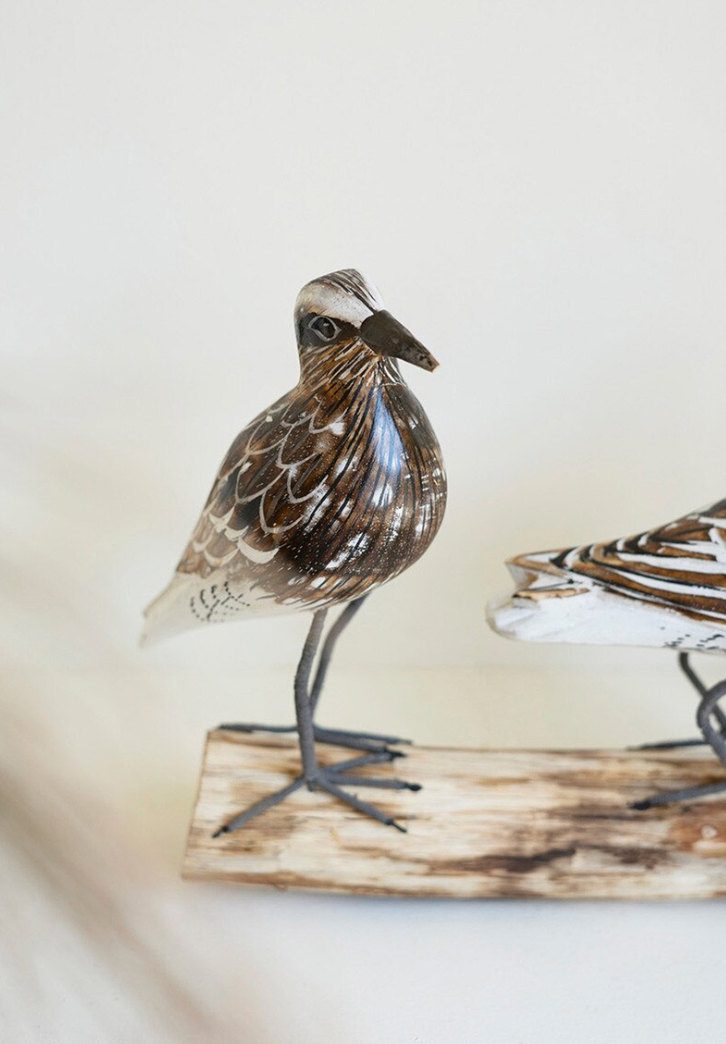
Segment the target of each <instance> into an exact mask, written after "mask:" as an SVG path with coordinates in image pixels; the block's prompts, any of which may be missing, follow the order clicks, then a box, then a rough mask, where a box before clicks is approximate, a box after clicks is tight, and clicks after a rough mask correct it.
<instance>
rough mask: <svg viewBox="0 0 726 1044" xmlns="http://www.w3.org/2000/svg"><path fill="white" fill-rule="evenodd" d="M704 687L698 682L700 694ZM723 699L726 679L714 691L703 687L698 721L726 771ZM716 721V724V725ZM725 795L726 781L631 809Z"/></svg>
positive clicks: (655, 797)
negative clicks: (701, 689)
mask: <svg viewBox="0 0 726 1044" xmlns="http://www.w3.org/2000/svg"><path fill="white" fill-rule="evenodd" d="M681 666H683V664H681ZM684 669H685V668H684ZM694 684H696V682H694ZM701 684H702V683H701V682H700V679H699V680H698V684H696V687H697V688H699V691H700V685H701ZM724 696H726V680H725V681H721V682H718V683H717V684H716V685H714V686H713V688H711V689H706V688H705V686H704V687H703V694H702V697H701V701H700V703H699V705H698V711H697V713H696V721H697V723H698V727H699V728H700V730H701V732H702V733H703V737H704V742H705V743H707V744H708V745H709V746H710V747H711V749H712V750H713V752H714V754H715V755H716V757H717V758H718V759H719V761H720V762H721V764H722V765H723V766H724V768H726V737H725V736H724V732H723V728H722V726H721V719H722V717H723V712H722V711H721V710H720V708H719V706H718V703H719V700H721V699H722V698H723V697H724ZM714 721H715V722H716V723H717V724H714ZM725 792H726V779H725V780H723V781H720V782H718V783H707V784H705V785H703V786H699V787H686V788H684V789H682V790H672V791H668V792H667V793H665V794H654V795H653V796H652V797H649V798H645V799H644V800H643V801H636V802H634V803H633V804H632V805H631V806H630V807H631V808H633V809H636V810H638V811H640V812H642V811H645V810H646V809H649V808H652V807H654V806H656V805H669V804H672V803H674V802H676V801H692V800H698V799H700V798H704V797H710V796H711V795H713V794H722V793H725Z"/></svg>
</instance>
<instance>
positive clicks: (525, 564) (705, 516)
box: [507, 500, 726, 620]
mask: <svg viewBox="0 0 726 1044" xmlns="http://www.w3.org/2000/svg"><path fill="white" fill-rule="evenodd" d="M507 564H508V566H509V568H510V570H511V572H512V574H513V575H514V576H515V578H516V579H517V580H518V581H519V582H520V583H521V584H522V586H521V587H520V589H519V590H518V591H517V594H516V597H517V598H525V599H526V598H529V599H531V600H532V601H537V600H541V599H545V598H548V597H566V596H568V595H576V594H579V593H581V592H582V591H583V589H586V588H589V587H592V586H599V587H603V588H607V589H608V590H610V591H612V592H614V593H617V594H621V595H624V596H626V597H628V598H633V599H636V600H641V601H648V602H653V603H656V604H658V605H662V606H666V607H669V608H671V609H675V610H678V611H679V612H681V613H684V614H686V615H688V616H692V617H695V618H698V619H711V620H713V619H719V620H726V500H720V501H717V503H715V504H711V505H710V506H708V507H706V508H703V509H701V510H699V511H694V512H691V513H690V514H688V515H684V516H683V518H679V519H677V520H676V521H674V522H668V523H667V524H666V525H664V526H659V527H657V528H656V529H650V530H647V531H646V532H644V533H638V534H636V535H635V536H632V537H624V538H621V539H619V540H613V541H610V542H609V543H602V544H587V545H583V546H580V547H571V548H566V549H564V550H560V551H543V552H539V553H535V554H526V555H518V556H516V557H515V558H512V559H510V561H509V562H508V563H507Z"/></svg>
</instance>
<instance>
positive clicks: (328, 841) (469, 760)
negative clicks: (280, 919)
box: [183, 731, 726, 899]
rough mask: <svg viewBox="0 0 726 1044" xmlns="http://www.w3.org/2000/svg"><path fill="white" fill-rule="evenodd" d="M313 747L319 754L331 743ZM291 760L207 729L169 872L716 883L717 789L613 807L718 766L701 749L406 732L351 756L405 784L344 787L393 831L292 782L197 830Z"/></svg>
mask: <svg viewBox="0 0 726 1044" xmlns="http://www.w3.org/2000/svg"><path fill="white" fill-rule="evenodd" d="M319 752H320V758H321V761H323V762H324V763H327V762H332V761H340V760H342V758H344V757H345V756H346V753H345V752H342V751H340V750H338V749H337V748H327V747H320V748H319ZM298 771H299V755H298V751H297V747H296V744H295V743H294V742H293V741H292V740H288V739H280V738H275V737H272V736H268V735H257V736H247V735H242V734H240V733H233V732H223V731H215V732H210V733H209V735H208V737H207V746H206V751H205V756H204V766H203V771H202V778H201V783H200V788H199V795H198V799H197V804H196V808H195V811H194V819H193V822H192V826H191V830H190V834H189V841H188V846H187V852H186V858H185V862H184V870H183V874H184V876H185V877H187V878H197V879H199V878H202V879H207V880H217V881H219V880H223V881H236V882H240V883H243V884H264V885H272V886H274V887H276V888H304V889H315V890H320V891H327V892H350V893H358V894H367V895H398V896H404V895H409V896H431V897H434V896H441V897H444V896H445V897H451V898H495V897H496V898H520V897H522V898H523V897H540V898H562V899H594V898H602V899H707V898H713V897H716V896H726V797H724V798H710V799H705V800H702V801H699V802H694V803H691V804H689V805H675V806H667V807H663V808H655V809H652V810H650V811H648V812H634V811H631V810H630V809H629V808H628V804H629V802H632V801H636V800H638V799H640V798H643V797H646V796H648V795H649V794H652V793H656V792H658V791H665V790H672V789H673V788H674V787H686V786H692V785H697V784H702V783H713V782H716V781H717V780H718V779H720V778H722V776H723V772H722V770H721V769H720V767H719V765H718V763H717V762H716V761H715V759H714V757H713V755H712V754H708V753H701V752H698V753H695V754H694V752H693V750H685V751H617V750H616V751H608V750H591V751H572V750H570V751H522V750H484V751H480V750H457V749H444V748H432V747H412V748H410V750H409V751H408V757H407V758H405V759H400V760H399V761H398V762H397V763H396V764H395V765H394V766H390V765H384V766H375V767H372V768H368V769H366V770H365V772H366V774H371V775H378V774H381V775H391V774H393V773H394V772H395V773H396V774H398V775H402V776H405V778H406V779H409V780H411V781H414V782H417V783H421V784H423V789H422V790H421V791H420V793H411V792H410V791H402V792H398V791H384V790H370V789H369V790H366V791H365V792H363V791H358V793H359V794H360V796H361V797H362V798H364V799H366V800H374V801H375V802H376V803H377V804H378V805H379V807H381V808H384V809H386V810H387V811H390V813H391V814H392V815H393V816H395V818H396V819H397V820H399V821H400V822H401V823H403V824H404V825H405V826H406V827H407V828H408V833H406V834H401V833H398V832H397V831H395V830H391V829H389V828H386V827H384V826H380V825H379V824H377V823H374V822H373V821H372V820H369V819H367V818H365V817H364V816H361V815H359V814H358V813H356V812H354V811H352V810H351V809H349V808H347V807H345V806H344V805H342V804H341V803H339V802H338V801H336V800H334V799H333V798H331V797H328V796H327V795H325V794H321V793H310V792H308V791H306V790H301V791H298V792H297V793H295V794H294V795H293V796H292V797H291V798H289V799H288V800H287V801H285V802H284V803H283V804H281V805H279V806H277V807H276V808H274V809H272V810H271V811H269V812H267V813H266V814H265V815H263V816H261V817H260V818H259V819H256V820H254V821H252V822H251V823H249V824H248V825H247V826H245V827H243V828H242V829H241V830H239V831H237V832H236V833H231V834H227V835H223V836H221V837H219V838H217V839H216V840H213V839H212V834H213V833H214V831H215V830H217V829H218V828H219V827H220V826H221V825H222V824H224V823H226V822H228V821H229V820H230V819H231V818H232V817H233V816H234V815H235V813H237V812H238V811H240V809H242V808H244V807H246V806H247V805H249V804H251V803H252V802H254V801H257V800H258V799H259V798H261V797H263V796H264V795H266V794H268V793H270V792H271V791H273V790H277V789H279V788H280V787H282V786H284V785H285V784H286V783H287V782H289V781H290V780H291V779H292V778H293V776H295V775H297V773H298ZM353 792H355V791H353Z"/></svg>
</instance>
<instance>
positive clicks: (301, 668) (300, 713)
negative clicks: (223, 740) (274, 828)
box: [213, 599, 421, 837]
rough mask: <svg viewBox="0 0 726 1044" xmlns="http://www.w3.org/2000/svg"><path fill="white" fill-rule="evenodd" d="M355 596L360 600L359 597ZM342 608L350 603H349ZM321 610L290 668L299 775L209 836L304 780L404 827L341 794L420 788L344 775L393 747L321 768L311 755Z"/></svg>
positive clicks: (238, 823) (376, 761) (386, 755)
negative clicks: (354, 790) (367, 789)
mask: <svg viewBox="0 0 726 1044" xmlns="http://www.w3.org/2000/svg"><path fill="white" fill-rule="evenodd" d="M359 601H362V599H360V600H359ZM348 608H350V606H349V607H348ZM326 612H327V610H325V609H319V610H318V611H317V612H316V613H315V614H314V616H313V622H312V624H311V625H310V630H309V631H308V636H307V638H306V639H305V645H304V646H303V651H302V655H301V657H300V662H299V663H298V667H297V671H296V673H295V716H296V718H297V729H296V731H297V734H298V741H299V744H300V756H301V759H302V775H300V776H297V777H296V778H295V779H294V780H293V781H292V782H291V783H289V784H288V785H287V786H286V787H282V788H281V789H280V790H278V791H276V792H275V793H274V794H270V795H268V796H267V797H265V798H262V799H261V800H260V801H257V802H255V804H253V805H250V807H249V808H247V809H244V810H243V811H242V812H240V813H239V814H238V815H236V816H235V817H234V818H233V819H232V820H230V822H229V823H227V824H226V825H224V826H222V827H220V828H219V829H218V830H217V831H216V833H215V834H214V835H213V836H214V837H220V836H221V835H223V834H229V833H232V832H233V831H235V830H238V829H239V828H240V827H243V826H245V824H247V823H249V822H250V820H252V819H255V818H256V817H257V816H260V815H262V813H263V812H267V811H268V809H270V808H274V806H275V805H279V804H280V802H282V801H284V800H285V798H288V797H289V796H290V795H291V794H294V793H295V791H296V790H299V789H300V787H302V786H304V785H305V786H307V787H308V789H309V790H322V791H325V792H326V793H328V794H330V795H331V796H332V797H335V798H338V800H340V801H343V802H344V803H345V804H346V805H348V806H350V807H351V808H354V809H355V810H356V811H357V812H361V813H363V814H364V815H366V816H370V817H371V818H372V819H375V820H376V821H377V822H379V823H383V824H384V825H385V826H392V827H395V828H396V830H400V831H402V832H403V833H405V832H406V830H405V827H403V826H401V824H400V823H397V822H396V821H395V820H394V819H393V817H392V816H390V815H389V814H388V813H387V812H384V811H382V810H381V809H379V808H376V806H375V805H371V804H369V803H368V802H367V801H361V799H360V798H358V797H356V796H355V795H354V794H347V793H346V792H345V791H344V790H343V789H342V787H344V786H352V787H364V788H365V787H379V788H380V789H382V790H412V791H415V790H420V789H421V787H420V785H419V784H417V783H408V782H407V781H406V780H402V779H394V778H390V777H389V778H376V777H367V776H356V775H351V776H348V775H346V773H347V772H348V771H349V770H351V769H358V768H363V767H364V766H367V765H380V764H386V763H388V762H390V761H392V760H393V758H394V757H396V756H398V752H397V751H390V750H386V749H382V750H381V749H378V750H371V749H370V748H368V747H365V746H364V747H362V748H361V749H363V750H364V751H366V753H363V754H360V755H358V756H357V757H354V758H348V760H347V761H342V762H339V763H338V764H337V765H327V766H325V767H321V766H320V765H318V760H317V755H316V753H315V739H316V730H315V727H314V725H313V711H314V705H313V701H312V699H311V696H310V689H309V683H310V673H311V671H312V667H313V662H314V660H315V653H316V652H317V649H318V646H319V644H320V638H321V636H322V633H323V626H324V624H325V615H326ZM353 615H354V613H350V615H349V617H348V620H350V618H351V617H352V616H353ZM347 622H348V621H346V623H347ZM340 630H342V628H340V629H339V630H338V632H337V634H340ZM336 637H337V635H336ZM334 644H335V641H334V640H333V642H332V643H331V645H330V647H329V649H328V656H327V661H326V660H321V667H319V668H318V672H317V674H316V682H317V680H318V678H320V686H319V688H318V695H319V694H320V691H319V690H320V688H321V687H322V682H323V680H324V678H325V671H326V670H327V662H328V661H329V660H330V655H331V653H332V648H333V645H334ZM323 654H325V650H323ZM321 668H322V673H321ZM313 688H314V686H313ZM237 728H238V730H240V731H251V730H252V729H253V728H254V727H253V726H237ZM272 731H276V732H285V731H288V730H287V729H286V728H279V727H278V728H275V729H273V730H272ZM331 731H332V730H331ZM333 735H335V736H336V738H337V737H338V736H339V735H341V733H338V732H335V733H333ZM343 735H345V734H343ZM361 742H362V741H361Z"/></svg>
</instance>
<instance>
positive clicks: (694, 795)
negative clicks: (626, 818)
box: [628, 780, 726, 812]
mask: <svg viewBox="0 0 726 1044" xmlns="http://www.w3.org/2000/svg"><path fill="white" fill-rule="evenodd" d="M725 791H726V780H724V781H723V782H722V783H706V784H705V785H703V786H700V787H686V788H685V789H684V790H669V791H667V792H666V793H665V794H653V795H652V796H651V797H648V798H644V799H643V800H642V801H633V802H631V803H630V805H629V806H628V808H632V809H633V810H634V811H635V812H647V810H648V809H649V808H657V807H658V806H659V805H672V804H675V803H676V802H677V801H698V800H700V799H701V798H706V797H711V795H712V794H723V793H724V792H725Z"/></svg>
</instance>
